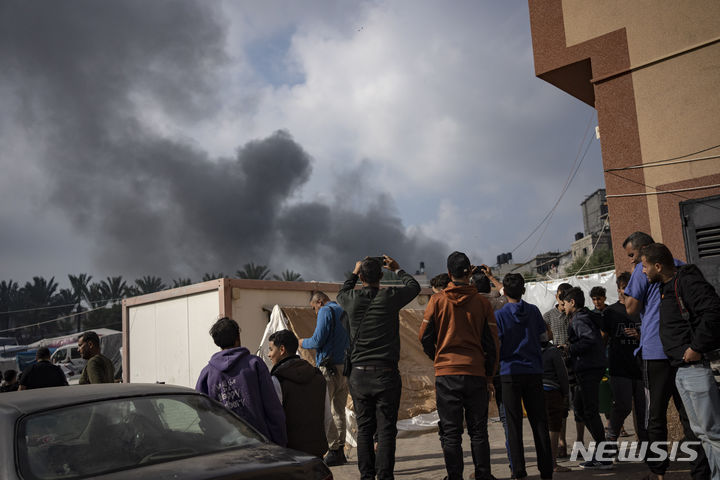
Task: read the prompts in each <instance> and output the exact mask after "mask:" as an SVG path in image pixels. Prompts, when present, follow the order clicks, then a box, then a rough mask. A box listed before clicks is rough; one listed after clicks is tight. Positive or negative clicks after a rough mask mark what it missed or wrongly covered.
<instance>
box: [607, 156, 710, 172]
mask: <svg viewBox="0 0 720 480" xmlns="http://www.w3.org/2000/svg"><path fill="white" fill-rule="evenodd" d="M714 158H720V155H710V156H707V157H698V158H689V159H686V160H664V161H663V162H662V163H660V162H652V163H643V164H641V165H632V166H630V167H618V168H608V169H607V170H605V171H606V172H619V171H621V170H635V169H637V168H652V167H666V166H668V165H680V164H682V163H691V162H702V161H704V160H712V159H714Z"/></svg>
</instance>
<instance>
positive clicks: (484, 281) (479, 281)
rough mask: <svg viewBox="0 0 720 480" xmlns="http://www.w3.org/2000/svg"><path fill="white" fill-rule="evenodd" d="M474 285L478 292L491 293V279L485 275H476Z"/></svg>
mask: <svg viewBox="0 0 720 480" xmlns="http://www.w3.org/2000/svg"><path fill="white" fill-rule="evenodd" d="M473 283H474V284H475V288H477V291H478V292H480V293H490V290H491V287H490V279H489V278H488V277H487V275H485V274H484V273H481V274H480V275H475V277H473Z"/></svg>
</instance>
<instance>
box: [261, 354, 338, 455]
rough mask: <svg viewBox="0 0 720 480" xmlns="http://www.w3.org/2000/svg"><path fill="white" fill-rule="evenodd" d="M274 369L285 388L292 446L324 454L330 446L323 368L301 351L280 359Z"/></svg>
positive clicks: (282, 386) (307, 451)
mask: <svg viewBox="0 0 720 480" xmlns="http://www.w3.org/2000/svg"><path fill="white" fill-rule="evenodd" d="M271 373H272V375H273V376H275V377H276V378H277V379H278V380H279V381H280V386H281V388H282V398H283V400H282V405H283V409H284V410H285V422H286V423H285V425H286V426H287V435H288V443H287V446H288V448H294V449H295V450H300V451H301V452H305V453H309V454H310V455H315V456H318V457H321V456H323V455H324V454H325V452H327V449H328V442H327V437H326V436H325V390H326V384H325V377H323V374H322V373H320V370H319V369H317V368H315V367H313V366H312V365H310V364H309V363H308V362H307V361H305V360H303V359H302V358H300V357H298V356H297V355H294V356H292V357H288V358H285V359H283V360H281V361H280V362H278V364H277V365H275V366H274V367H273V368H272V370H271Z"/></svg>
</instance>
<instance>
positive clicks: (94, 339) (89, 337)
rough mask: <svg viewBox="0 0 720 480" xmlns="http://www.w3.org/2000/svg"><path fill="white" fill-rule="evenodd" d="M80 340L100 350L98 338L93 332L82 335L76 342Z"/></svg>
mask: <svg viewBox="0 0 720 480" xmlns="http://www.w3.org/2000/svg"><path fill="white" fill-rule="evenodd" d="M81 338H82V340H83V342H85V343H88V342H92V343H94V344H95V346H96V347H98V348H100V337H99V336H98V334H97V333H95V332H93V331H92V330H90V331H88V332H85V333H83V334H82V335H80V336H79V337H78V342H79V341H80V339H81Z"/></svg>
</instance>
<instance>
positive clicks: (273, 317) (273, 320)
mask: <svg viewBox="0 0 720 480" xmlns="http://www.w3.org/2000/svg"><path fill="white" fill-rule="evenodd" d="M287 329H288V324H287V318H285V314H284V313H283V312H282V309H281V308H280V306H279V305H275V306H274V307H273V309H272V312H270V321H269V322H268V324H267V327H265V332H264V333H263V336H262V340H260V346H259V347H258V349H257V352H256V353H255V354H256V355H257V356H258V357H260V358H262V359H263V360H264V361H265V365H267V367H268V369H272V366H273V365H272V362H271V361H270V357H268V342H269V340H268V338H269V337H270V335H272V334H273V333H275V332H278V331H280V330H287Z"/></svg>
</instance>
